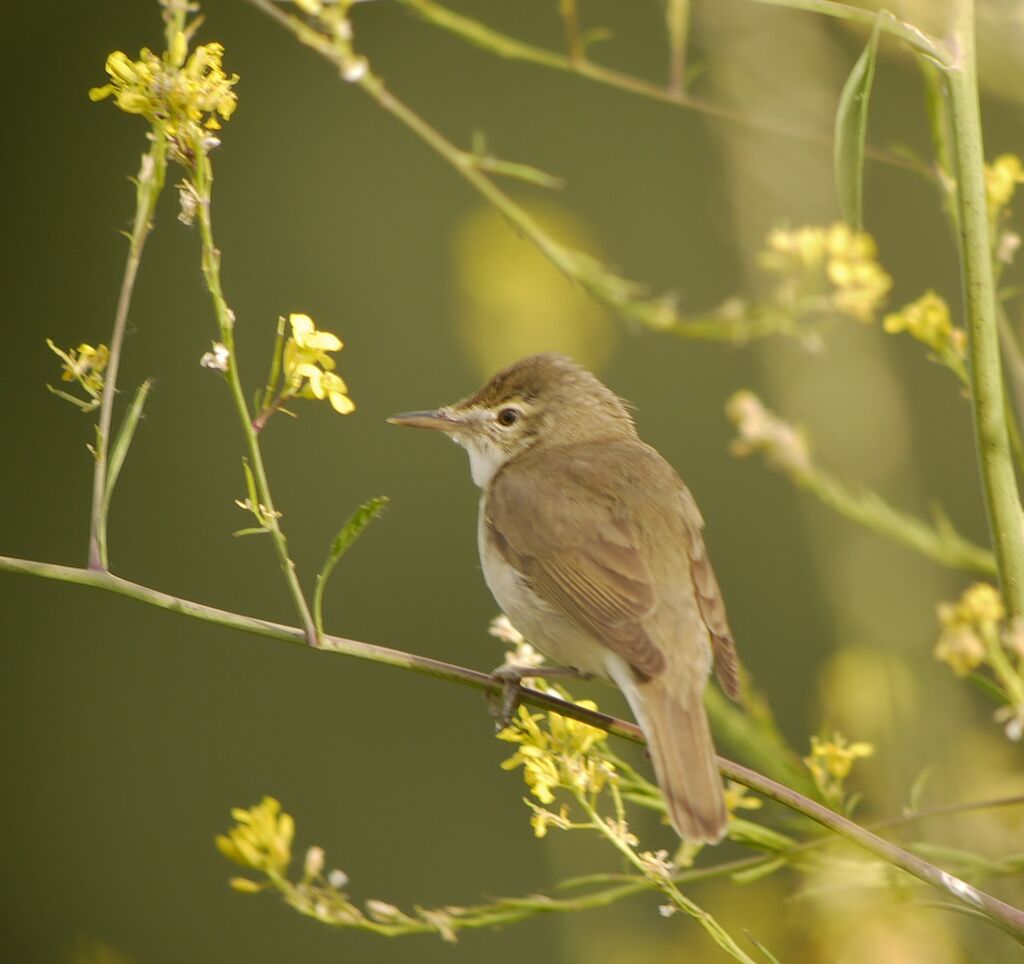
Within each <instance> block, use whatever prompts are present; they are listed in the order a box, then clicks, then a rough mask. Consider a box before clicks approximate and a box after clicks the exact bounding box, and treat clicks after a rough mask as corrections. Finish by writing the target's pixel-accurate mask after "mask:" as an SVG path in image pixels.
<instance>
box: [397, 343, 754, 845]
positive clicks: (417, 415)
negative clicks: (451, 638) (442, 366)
mask: <svg viewBox="0 0 1024 964" xmlns="http://www.w3.org/2000/svg"><path fill="white" fill-rule="evenodd" d="M389 421H390V422H392V423H394V424H397V425H411V426H415V427H419V428H431V429H438V430H440V431H442V432H445V433H446V434H447V435H449V436H450V437H451V438H452V439H453V440H454V441H455V442H457V443H458V444H459V445H461V446H462V447H463V448H465V449H466V451H467V452H468V453H469V462H470V469H471V471H472V475H473V481H474V482H475V483H476V484H477V485H478V486H479V487H480V488H481V489H482V494H481V498H480V516H479V524H478V529H477V539H478V545H479V550H480V560H481V562H482V564H483V571H484V578H485V579H486V581H487V585H488V587H489V588H490V590H491V592H492V593H493V595H494V598H495V599H496V600H497V602H498V605H499V606H500V607H501V608H502V610H503V611H504V612H505V615H506V616H508V618H509V619H510V620H511V621H512V623H513V625H515V627H516V628H517V629H518V630H519V631H520V632H521V633H522V634H523V635H524V636H525V637H526V638H527V639H528V640H529V641H530V642H531V643H533V644H534V645H535V646H536V647H537V648H538V649H540V650H541V651H542V652H543V653H544V654H545V655H546V656H548V657H549V658H550V659H551V660H553V661H554V662H555V663H558V664H561V665H562V666H566V667H570V668H572V669H575V670H577V671H579V672H581V673H586V674H592V675H594V676H598V677H600V678H603V679H606V680H611V681H612V682H614V683H615V684H616V685H617V686H618V687H619V689H621V690H622V692H623V694H624V695H625V697H626V699H627V700H628V702H629V705H630V707H631V709H632V710H633V713H634V715H635V716H636V719H637V722H638V723H639V724H640V728H641V729H642V730H643V732H644V735H645V737H646V739H647V745H648V748H649V750H650V755H651V760H652V761H653V763H654V770H655V773H656V775H657V779H658V784H659V785H660V787H661V789H662V792H663V793H664V796H665V802H666V804H667V808H668V815H669V818H670V819H671V821H672V825H673V826H674V827H675V829H676V831H677V832H678V833H679V835H680V836H681V837H683V838H684V839H685V840H688V841H695V842H700V841H703V842H711V843H713V842H716V841H718V840H720V839H721V838H722V836H723V834H724V833H725V826H726V819H727V814H726V809H725V801H724V798H723V794H722V781H721V778H720V777H719V775H718V770H717V767H716V766H715V751H714V747H713V745H712V742H711V734H710V731H709V728H708V720H707V715H706V714H705V711H704V704H703V700H702V695H703V691H704V686H705V684H706V682H707V679H708V676H709V674H710V671H711V667H712V663H714V666H715V669H716V671H717V675H718V679H719V682H720V683H721V685H722V687H723V689H724V690H725V691H726V692H727V693H728V694H729V695H730V696H732V697H733V698H735V697H736V696H737V693H738V686H739V683H738V661H737V656H736V649H735V646H734V644H733V639H732V635H731V633H730V631H729V625H728V623H727V621H726V616H725V608H724V605H723V603H722V597H721V593H720V591H719V588H718V582H717V581H716V579H715V574H714V572H713V571H712V569H711V564H710V563H709V561H708V557H707V553H706V551H705V548H704V539H703V537H702V535H701V530H702V528H703V519H702V518H701V514H700V511H699V510H698V508H697V504H696V503H695V502H694V500H693V496H692V495H691V494H690V491H689V489H687V487H686V486H685V485H684V484H683V482H682V480H681V479H680V478H679V476H678V475H677V474H676V473H675V471H674V470H673V469H672V467H671V466H670V465H669V464H668V463H667V462H666V461H665V460H664V459H663V458H662V457H661V456H660V455H659V454H658V453H657V452H656V451H655V450H654V449H653V448H651V446H649V445H647V444H645V443H644V442H642V441H641V440H640V439H639V437H638V436H637V433H636V428H635V426H634V424H633V419H632V417H631V416H630V414H629V412H628V411H627V409H626V407H625V406H624V405H623V403H622V401H621V400H620V399H619V398H618V397H617V396H616V395H615V394H614V393H613V392H612V391H610V390H609V389H608V388H607V387H605V385H603V384H602V383H601V382H600V381H598V379H597V378H596V377H595V376H594V375H592V374H591V373H590V372H588V371H586V370H585V369H583V368H581V367H580V366H579V365H577V364H575V363H574V362H573V361H571V360H570V359H568V358H566V357H564V356H561V355H555V354H541V355H532V356H530V357H529V358H524V359H523V360H522V361H518V362H516V363H515V364H513V365H510V366H509V367H508V368H506V369H504V370H503V371H501V372H499V373H498V374H497V375H495V376H494V377H493V378H492V379H491V380H490V381H489V382H488V383H487V384H486V385H484V386H483V387H482V388H481V389H480V390H479V391H477V392H476V393H474V394H473V395H470V396H469V397H468V398H464V399H463V400H462V401H460V402H456V403H455V404H454V405H447V406H445V407H443V408H439V409H436V410H434V411H422V412H407V413H404V414H402V415H396V416H393V417H392V418H391V419H389Z"/></svg>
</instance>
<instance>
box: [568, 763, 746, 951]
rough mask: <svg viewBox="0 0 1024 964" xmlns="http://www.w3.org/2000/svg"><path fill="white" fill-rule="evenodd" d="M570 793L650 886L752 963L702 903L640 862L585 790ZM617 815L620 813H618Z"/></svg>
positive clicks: (724, 947) (717, 940)
mask: <svg viewBox="0 0 1024 964" xmlns="http://www.w3.org/2000/svg"><path fill="white" fill-rule="evenodd" d="M612 791H613V794H614V795H615V800H616V807H617V809H618V810H619V811H620V813H621V801H620V799H619V797H618V794H617V792H615V785H614V783H613V784H612ZM574 796H575V797H576V801H577V802H578V803H579V805H580V807H582V809H583V811H584V812H585V813H586V814H587V816H588V817H589V818H590V822H591V826H593V828H594V829H595V830H597V831H598V832H599V833H600V834H601V835H602V836H603V837H604V838H605V839H606V840H607V841H608V842H609V843H611V844H612V846H614V847H615V849H616V850H618V851H619V853H621V854H622V856H623V857H625V858H626V860H628V861H629V862H630V863H631V864H632V865H633V867H635V868H636V870H638V871H639V872H640V873H641V874H643V876H644V879H645V880H647V882H648V884H649V885H650V886H651V887H654V888H656V889H658V890H660V891H661V892H662V893H663V894H664V895H665V896H666V897H667V898H668V899H669V900H670V901H672V903H673V904H674V905H675V906H676V907H678V908H679V910H681V911H682V912H683V913H684V914H687V915H688V916H690V917H692V918H693V919H694V920H695V921H697V923H698V924H700V926H701V927H703V928H704V930H705V931H706V932H707V934H708V935H709V936H710V937H711V939H712V940H713V941H714V942H715V943H716V944H717V945H718V946H719V947H721V948H722V950H724V951H725V952H726V953H727V954H728V955H729V956H730V957H732V958H734V959H735V960H737V961H743V962H744V964H754V960H753V958H751V957H750V956H749V955H748V954H747V953H745V952H744V951H743V949H742V948H741V947H740V946H739V945H738V944H737V943H736V941H735V940H733V938H732V935H731V934H730V933H729V932H728V931H727V930H726V929H725V928H724V927H722V925H721V924H719V923H718V921H717V920H715V918H714V917H713V916H712V915H711V914H709V913H708V912H707V911H706V910H704V908H703V907H700V906H699V905H698V904H696V903H694V902H693V901H692V900H690V898H689V897H687V896H686V895H685V894H684V893H683V892H682V891H681V890H680V889H679V888H678V887H677V886H676V883H675V881H674V880H673V879H672V877H671V876H669V875H667V874H659V873H657V872H655V871H653V870H652V869H651V868H650V867H648V866H647V865H645V864H644V862H643V860H641V859H640V856H639V855H638V854H637V852H636V851H635V850H634V849H633V848H632V847H631V846H630V845H629V844H628V843H627V842H626V841H625V840H624V839H623V835H622V834H621V833H617V832H616V831H615V830H614V829H613V828H612V827H611V826H610V825H609V823H608V821H607V820H605V818H604V817H602V816H601V815H600V814H599V813H598V812H597V810H595V809H594V806H593V804H592V803H591V802H590V800H589V799H588V798H587V795H586V794H585V793H581V792H580V791H575V792H574ZM620 819H621V817H620Z"/></svg>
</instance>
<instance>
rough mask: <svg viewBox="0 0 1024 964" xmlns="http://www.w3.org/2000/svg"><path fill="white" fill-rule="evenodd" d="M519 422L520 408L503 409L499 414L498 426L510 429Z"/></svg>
mask: <svg viewBox="0 0 1024 964" xmlns="http://www.w3.org/2000/svg"><path fill="white" fill-rule="evenodd" d="M518 421H519V409H518V408H503V409H502V410H501V411H500V412H498V424H499V425H504V426H505V428H508V427H509V426H510V425H515V424H516V422H518Z"/></svg>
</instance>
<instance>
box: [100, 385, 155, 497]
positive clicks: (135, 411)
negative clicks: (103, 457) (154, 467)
mask: <svg viewBox="0 0 1024 964" xmlns="http://www.w3.org/2000/svg"><path fill="white" fill-rule="evenodd" d="M152 387H153V382H152V381H151V380H150V379H148V378H147V379H146V380H145V381H144V382H143V383H142V384H141V385H140V386H139V387H138V390H137V391H136V392H135V397H134V398H133V399H132V403H131V405H129V406H128V411H127V412H125V414H124V421H123V422H121V427H120V429H118V432H117V438H116V439H115V441H114V447H113V448H112V449H111V450H110V461H109V462H108V463H107V485H106V489H105V491H104V500H105V501H106V503H107V504H108V505H109V504H110V497H111V495H113V492H114V485H115V484H116V483H117V477H118V476H119V475H120V474H121V466H123V465H124V460H125V458H127V456H128V449H129V448H130V447H131V444H132V439H133V438H134V437H135V429H136V428H138V426H139V420H140V419H141V418H142V409H143V406H145V404H146V398H147V397H148V396H149V390H150V389H151V388H152Z"/></svg>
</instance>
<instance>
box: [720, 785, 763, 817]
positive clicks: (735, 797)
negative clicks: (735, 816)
mask: <svg viewBox="0 0 1024 964" xmlns="http://www.w3.org/2000/svg"><path fill="white" fill-rule="evenodd" d="M747 792H748V791H747V788H746V787H745V786H743V784H742V783H734V782H733V781H732V780H730V781H729V782H728V784H727V785H726V787H725V809H726V810H728V811H729V813H735V812H736V811H737V810H760V809H761V806H762V801H761V798H760V797H751V796H748V795H747Z"/></svg>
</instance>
